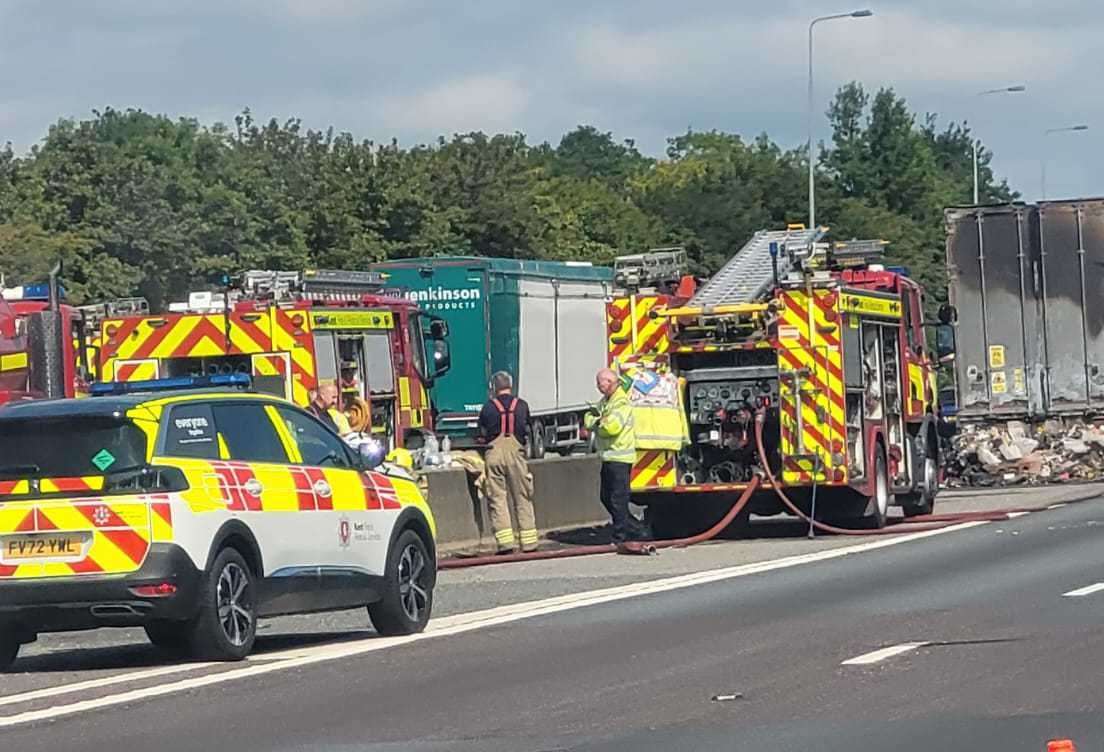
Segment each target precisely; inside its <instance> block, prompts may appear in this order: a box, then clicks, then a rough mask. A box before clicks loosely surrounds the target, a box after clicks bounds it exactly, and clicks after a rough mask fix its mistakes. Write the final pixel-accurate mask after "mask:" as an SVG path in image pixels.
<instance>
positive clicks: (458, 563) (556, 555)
mask: <svg viewBox="0 0 1104 752" xmlns="http://www.w3.org/2000/svg"><path fill="white" fill-rule="evenodd" d="M757 488H759V478H758V476H756V477H754V478H752V479H751V482H750V483H748V486H747V488H745V489H744V492H743V493H742V494H740V498H739V499H737V500H736V503H735V504H733V505H732V508H731V509H729V510H728V513H727V514H725V516H724V517H722V518H721V519H720V521H719V522H717V524H716V525H714V526H713V527H711V528H709V529H708V530H706V531H705V532H704V533H698V534H697V535H692V536H690V537H689V538H675V539H673V540H663V541H648V542H647V543H642V544H639V546H638V547H635V548H634V549H631V551H632V552H633V553H648V549H653V550H655V549H660V548H684V547H686V546H693V545H694V544H696V543H704V542H705V541H707V540H712V539H713V538H716V537H717V536H718V535H720V534H721V531H722V530H724V529H725V528H726V527H728V526H729V524H730V523H731V522H732V521H733V520H734V519H736V515H738V514H739V513H740V512H741V510H743V508H744V507H745V506H747V503H748V501H749V500H751V495H752V494H753V493H755V490H756V489H757ZM615 551H617V547H616V546H615V545H613V544H612V543H607V544H604V545H601V546H576V547H575V548H563V549H559V550H557V551H533V552H531V553H519V554H503V555H499V556H478V557H474V558H470V559H445V560H444V561H441V562H438V564H437V568H438V569H464V568H466V567H485V566H488V565H490V564H508V563H510V562H514V561H537V560H539V559H567V558H570V557H573V556H592V555H594V554H612V553H614V552H615Z"/></svg>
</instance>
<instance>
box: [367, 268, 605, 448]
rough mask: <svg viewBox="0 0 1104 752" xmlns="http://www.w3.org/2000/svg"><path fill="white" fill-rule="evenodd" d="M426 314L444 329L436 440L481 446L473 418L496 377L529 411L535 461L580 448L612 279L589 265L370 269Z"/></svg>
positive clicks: (583, 442)
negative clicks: (509, 381) (447, 358)
mask: <svg viewBox="0 0 1104 752" xmlns="http://www.w3.org/2000/svg"><path fill="white" fill-rule="evenodd" d="M373 269H374V270H377V271H382V272H385V273H387V274H388V275H390V279H389V282H388V284H389V286H391V287H393V288H395V289H397V290H400V291H401V293H402V294H403V295H405V296H406V297H408V298H410V299H411V300H413V301H415V302H416V303H417V304H418V306H419V307H420V308H421V309H422V310H424V311H426V312H427V313H429V314H432V315H436V316H440V317H441V318H443V319H445V321H447V322H448V329H449V341H450V350H451V360H452V364H451V368H450V369H449V371H448V373H447V374H445V375H444V376H442V377H441V378H440V379H438V380H437V381H436V382H434V385H433V402H434V405H435V408H436V410H437V420H436V426H435V428H436V432H437V433H438V434H439V435H441V436H448V437H449V438H450V441H451V443H452V445H453V446H454V447H472V446H477V445H478V444H479V435H478V425H477V420H476V418H477V416H478V414H479V410H480V408H481V407H482V405H483V403H484V402H485V401H486V400H487V398H488V384H489V382H490V378H491V374H493V373H494V372H495V371H500V370H502V371H508V372H509V373H510V374H512V375H513V377H514V383H515V386H516V391H517V394H518V395H519V396H521V397H522V398H524V399H525V400H526V401H527V402H528V403H529V406H530V410H531V414H532V420H531V426H530V436H529V441H528V446H529V453H530V456H532V457H541V456H543V455H544V452H545V451H546V450H548V451H558V452H560V453H562V454H567V453H569V452H571V451H572V450H574V449H579V448H584V449H585V448H586V446H587V444H588V442H587V439H586V437H585V431H582V430H581V428H582V415H583V413H584V412H585V411H586V410H587V409H588V407H589V405H590V404H591V403H593V402H595V401H596V400H597V398H598V395H597V394H596V392H595V389H594V375H595V372H596V371H597V370H598V369H599V368H602V367H603V366H605V365H606V352H607V347H606V318H605V311H606V301H607V300H608V299H609V296H610V293H611V290H612V285H613V272H612V270H611V269H609V268H606V267H598V266H592V265H591V264H586V263H575V262H555V261H523V260H516V259H500V258H479V257H464V256H437V257H432V258H419V259H405V260H398V261H388V262H384V263H380V264H376V265H374V266H373Z"/></svg>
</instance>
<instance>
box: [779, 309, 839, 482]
mask: <svg viewBox="0 0 1104 752" xmlns="http://www.w3.org/2000/svg"><path fill="white" fill-rule="evenodd" d="M780 297H781V303H782V305H781V307H780V311H779V313H780V317H779V322H778V347H777V348H776V350H777V353H778V371H779V381H780V383H779V401H780V403H781V404H780V405H779V407H780V412H781V415H780V433H781V436H780V438H781V442H780V451H781V454H782V480H783V482H784V483H794V484H803V483H811V482H813V481H814V480H816V481H817V482H842V481H841V480H840V478H841V477H842V478H843V480H846V462H845V461H842V462H841V463H837V462H836V461H835V460H840V459H842V458H843V457H844V451H845V448H846V439H847V429H846V426H845V421H846V417H845V415H846V412H845V410H846V408H845V400H844V387H843V356H842V353H841V350H840V335H839V331H840V330H839V321H840V317H839V313H838V311H837V309H836V306H837V305H838V296H837V295H836V294H835V293H834V292H833V291H830V290H813V291H811V293H809V292H807V291H805V290H787V291H784V292H783V293H782V294H781V296H780ZM799 416H800V420H799ZM840 473H843V475H842V476H840Z"/></svg>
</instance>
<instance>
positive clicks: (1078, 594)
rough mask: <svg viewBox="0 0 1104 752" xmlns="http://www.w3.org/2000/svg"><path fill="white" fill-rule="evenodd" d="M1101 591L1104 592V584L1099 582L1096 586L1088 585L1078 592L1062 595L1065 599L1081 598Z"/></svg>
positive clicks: (1077, 590)
mask: <svg viewBox="0 0 1104 752" xmlns="http://www.w3.org/2000/svg"><path fill="white" fill-rule="evenodd" d="M1101 590H1104V582H1098V583H1096V584H1095V585H1086V586H1085V587H1083V588H1077V589H1076V590H1071V591H1069V592H1068V593H1062V596H1063V597H1065V598H1080V597H1081V596H1084V595H1092V594H1093V593H1099V592H1100V591H1101Z"/></svg>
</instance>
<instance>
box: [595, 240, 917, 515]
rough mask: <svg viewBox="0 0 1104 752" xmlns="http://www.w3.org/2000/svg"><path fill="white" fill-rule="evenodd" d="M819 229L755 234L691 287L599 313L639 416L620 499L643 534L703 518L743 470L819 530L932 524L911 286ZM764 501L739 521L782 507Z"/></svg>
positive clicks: (738, 485) (871, 246)
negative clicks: (893, 522) (645, 516)
mask: <svg viewBox="0 0 1104 752" xmlns="http://www.w3.org/2000/svg"><path fill="white" fill-rule="evenodd" d="M826 232H827V231H826V230H825V229H823V228H817V229H805V228H804V227H801V226H791V227H790V228H788V229H786V230H782V231H774V230H764V231H760V232H758V233H756V234H755V236H754V237H753V238H752V239H751V240H750V241H749V242H748V243H747V245H745V246H744V247H743V248H742V249H741V250H740V251H739V252H738V253H737V254H736V255H735V256H734V257H733V258H732V259H731V260H730V261H729V262H728V263H727V264H726V265H725V266H724V267H722V268H721V270H720V271H719V272H718V273H717V274H716V275H715V276H714V277H712V278H711V279H710V280H709V281H708V282H706V283H705V284H704V285H702V286H701V287H700V288H696V286H694V285H693V284H692V280H686V281H687V283H688V284H687V285H684V286H682V287H680V290H679V291H678V292H677V293H676V294H675V295H665V294H660V293H656V292H647V291H642V292H640V293H639V294H632V295H625V296H622V297H617V298H615V299H613V300H612V301H611V302H610V304H609V306H608V308H607V328H608V335H609V360H610V364H611V366H613V367H615V368H619V369H620V370H621V372H622V373H624V374H625V375H626V377H627V378H626V383H629V382H631V384H632V386H631V389H630V395H631V397H632V399H633V402H634V413H635V414H636V416H637V426H636V433H637V440H638V452H637V461H636V463H635V465H634V467H633V471H632V487H633V500H634V502H636V503H638V504H641V505H644V506H647V507H648V508H649V516H650V517H651V519H652V522H653V526H654V527H656V528H659V529H657V530H656V532H657V534H660V535H663V534H665V533H667V534H682V533H685V532H687V531H692V530H693V529H694V528H695V527H700V525H701V524H702V519H703V517H706V518H708V517H710V516H713V517H717V516H718V515H719V513H718V511H717V510H718V509H722V510H723V509H727V506H726V502H727V505H730V504H731V499H732V496H733V493H734V492H739V491H741V490H743V489H745V488H746V487H747V484H748V482H749V481H750V480H751V479H752V477H753V475H757V474H758V475H762V476H767V477H773V478H775V480H776V481H777V486H778V489H779V490H782V491H783V493H785V494H786V495H787V497H788V498H789V499H791V500H792V501H793V502H795V503H796V504H797V506H799V507H802V508H804V509H805V511H806V512H808V511H813V510H810V507H811V506H813V505H814V504H815V507H816V508H815V515H816V516H817V517H820V518H824V519H834V520H840V521H843V520H850V521H859V522H860V523H861V524H864V525H866V526H873V527H881V526H884V525H885V524H886V514H887V509H888V507H889V506H891V505H894V504H897V505H900V506H901V507H902V508H903V511H904V514H905V515H906V516H913V515H920V514H927V513H930V512H931V510H932V507H933V505H934V502H935V496H936V493H937V491H938V486H939V481H938V464H939V442H938V433H937V430H938V425H937V421H938V408H937V401H936V399H935V395H936V386H935V383H936V382H935V360H934V358H933V357H932V356H931V355H930V354H929V353H928V351H927V349H926V347H925V336H924V329H923V319H922V313H923V290H922V288H921V287H920V285H918V284H917V283H916V282H915V281H914V280H912V279H911V278H909V276H908V274H907V271H906V270H904V269H900V268H891V267H887V266H885V265H884V264H883V263H882V260H883V258H882V257H883V255H884V248H885V243H884V242H881V241H851V242H848V243H836V244H828V243H825V242H823V238H824V236H825V234H826ZM664 379H666V380H667V381H669V382H670V383H671V384H672V385H673V387H672V388H671V389H670V390H668V392H669V393H670V394H671V395H674V396H673V397H671V398H670V401H669V403H664V401H663V400H664V398H663V396H662V395H663V394H664V390H663V389H662V388H660V387H662V384H663V382H664ZM655 395H660V396H658V397H656V396H655ZM665 408H666V410H667V412H663V410H664V409H665ZM657 411H658V412H657ZM665 421H666V422H665ZM757 423H758V426H759V437H760V438H761V441H757V437H756V426H757ZM767 471H769V472H767ZM764 485H765V486H768V487H769V486H770V483H765V484H764ZM776 494H777V490H776V489H770V492H769V493H763V494H760V495H758V496H757V497H755V499H754V500H753V502H752V504H751V505H749V507H748V510H749V511H755V512H757V513H760V514H772V513H777V512H779V511H781V507H780V506H779V501H778V499H777V498H776Z"/></svg>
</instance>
